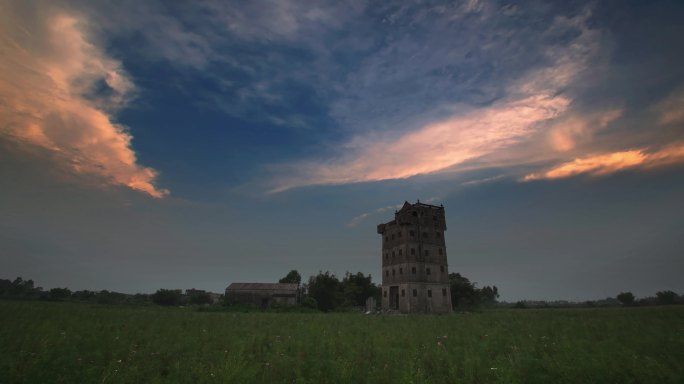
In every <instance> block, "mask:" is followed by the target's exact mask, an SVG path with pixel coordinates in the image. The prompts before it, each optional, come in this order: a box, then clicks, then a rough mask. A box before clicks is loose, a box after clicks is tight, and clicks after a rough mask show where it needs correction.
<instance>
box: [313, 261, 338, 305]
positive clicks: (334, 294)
mask: <svg viewBox="0 0 684 384" xmlns="http://www.w3.org/2000/svg"><path fill="white" fill-rule="evenodd" d="M308 290H309V297H311V298H313V299H314V300H316V304H317V305H318V309H319V310H321V311H323V312H329V311H332V310H333V309H335V308H337V307H338V306H339V305H340V303H341V301H342V300H341V295H340V281H339V280H338V279H337V277H336V276H335V275H334V274H332V273H330V272H328V271H326V272H325V273H323V272H318V275H316V276H311V277H309V284H308Z"/></svg>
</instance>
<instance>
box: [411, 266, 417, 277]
mask: <svg viewBox="0 0 684 384" xmlns="http://www.w3.org/2000/svg"><path fill="white" fill-rule="evenodd" d="M411 273H413V274H414V275H415V274H416V267H411Z"/></svg>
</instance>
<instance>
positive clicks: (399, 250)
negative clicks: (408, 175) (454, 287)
mask: <svg viewBox="0 0 684 384" xmlns="http://www.w3.org/2000/svg"><path fill="white" fill-rule="evenodd" d="M445 230H446V219H445V217H444V207H443V206H439V207H438V206H435V205H430V204H423V203H421V202H420V200H419V201H418V202H417V203H415V204H409V203H408V202H405V203H404V205H403V206H402V207H401V209H400V210H399V211H397V212H395V214H394V220H392V221H390V222H388V223H385V224H380V225H378V233H379V234H380V235H382V308H383V309H390V310H397V311H400V312H403V313H412V312H428V313H450V312H451V291H450V289H449V270H448V268H447V267H448V263H447V254H446V245H445V242H444V231H445Z"/></svg>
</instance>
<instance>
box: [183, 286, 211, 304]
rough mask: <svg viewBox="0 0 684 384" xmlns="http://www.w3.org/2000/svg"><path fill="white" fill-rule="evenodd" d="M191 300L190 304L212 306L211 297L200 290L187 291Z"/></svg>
mask: <svg viewBox="0 0 684 384" xmlns="http://www.w3.org/2000/svg"><path fill="white" fill-rule="evenodd" d="M185 293H186V294H187V295H188V298H189V299H190V304H196V305H203V304H211V295H210V294H209V293H207V292H206V291H203V290H200V289H188V290H186V291H185Z"/></svg>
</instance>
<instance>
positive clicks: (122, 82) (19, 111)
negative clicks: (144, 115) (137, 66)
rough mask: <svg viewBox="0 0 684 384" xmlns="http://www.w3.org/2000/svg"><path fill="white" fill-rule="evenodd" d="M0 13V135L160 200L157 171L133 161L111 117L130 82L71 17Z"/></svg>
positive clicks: (120, 129) (126, 97) (126, 136)
mask: <svg viewBox="0 0 684 384" xmlns="http://www.w3.org/2000/svg"><path fill="white" fill-rule="evenodd" d="M3 8H4V9H3V10H2V16H0V20H2V22H1V23H0V35H1V40H0V49H1V50H2V59H0V95H2V96H0V97H1V99H0V121H2V124H1V125H0V134H2V135H4V136H6V137H9V138H12V139H15V140H22V141H25V142H28V143H31V144H34V145H37V146H40V147H43V148H47V149H49V150H52V151H55V152H57V153H59V154H60V155H61V156H60V157H61V158H65V159H67V161H68V162H69V164H68V165H69V166H71V167H72V169H73V170H74V171H76V172H78V173H84V174H93V175H97V176H100V177H104V178H105V179H106V180H109V182H110V183H112V184H116V185H123V186H126V187H128V188H132V189H134V190H138V191H141V192H144V193H146V194H148V195H150V196H152V197H156V198H160V197H163V196H165V195H167V194H168V191H166V190H164V189H160V188H158V187H156V186H155V178H156V177H157V172H156V171H155V170H154V169H152V168H148V167H143V166H141V165H139V164H138V163H137V159H136V154H135V152H134V151H133V149H132V148H131V140H132V136H131V135H130V133H128V131H127V129H126V127H124V126H122V125H120V124H117V123H116V122H115V120H114V114H115V113H116V111H118V110H119V109H120V108H121V107H123V106H124V105H126V103H127V102H129V101H130V99H131V97H132V95H133V93H134V89H135V88H134V85H133V83H132V82H131V81H130V79H129V78H128V76H127V75H126V73H125V71H124V70H123V68H122V66H121V63H120V62H118V61H117V60H115V59H113V58H111V57H108V56H107V55H106V54H105V53H104V52H103V51H102V50H101V49H99V48H98V47H97V46H96V45H94V44H93V42H92V41H91V36H89V35H88V33H87V30H86V24H85V23H84V22H83V20H81V19H80V18H79V17H78V16H73V15H69V14H66V13H58V12H42V13H36V14H33V15H31V18H30V19H28V18H27V19H26V20H24V19H22V18H20V17H19V16H17V14H15V13H14V12H13V10H12V9H11V7H10V6H7V5H4V6H3Z"/></svg>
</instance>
